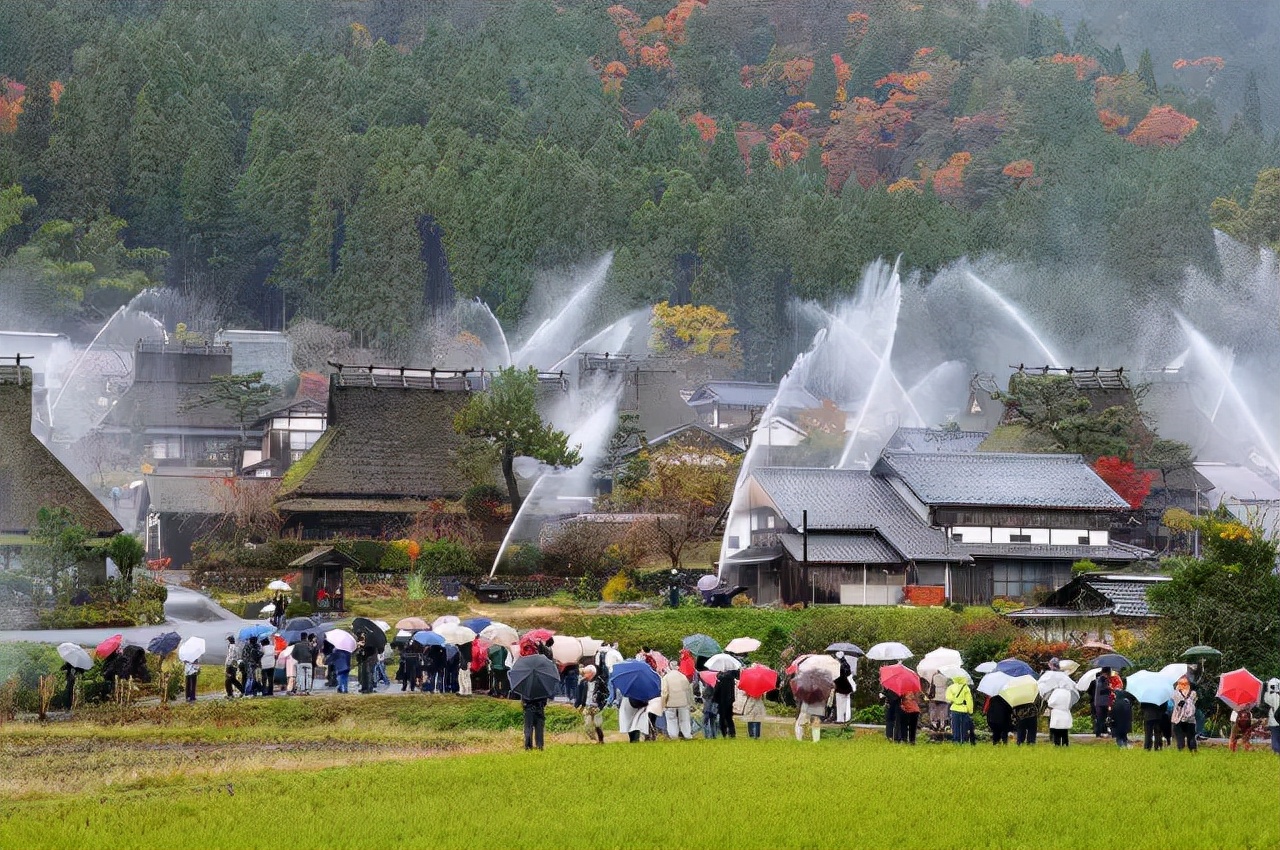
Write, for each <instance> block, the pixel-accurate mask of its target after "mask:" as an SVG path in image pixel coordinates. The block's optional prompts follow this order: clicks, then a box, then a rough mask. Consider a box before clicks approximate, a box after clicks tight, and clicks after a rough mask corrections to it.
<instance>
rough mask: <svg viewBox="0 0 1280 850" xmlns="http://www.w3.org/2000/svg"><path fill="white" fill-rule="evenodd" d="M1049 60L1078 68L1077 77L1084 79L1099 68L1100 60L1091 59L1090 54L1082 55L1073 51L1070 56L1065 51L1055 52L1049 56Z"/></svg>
mask: <svg viewBox="0 0 1280 850" xmlns="http://www.w3.org/2000/svg"><path fill="white" fill-rule="evenodd" d="M1049 61H1050V62H1052V63H1054V64H1055V65H1071V66H1073V67H1074V68H1075V69H1076V79H1077V80H1083V79H1084V78H1085V77H1088V76H1090V75H1091V74H1094V73H1096V72H1097V70H1098V60H1097V59H1091V58H1089V57H1088V56H1081V55H1080V54H1079V53H1073V54H1071V55H1070V56H1068V55H1067V54H1065V53H1055V54H1053V56H1051V57H1050V58H1049Z"/></svg>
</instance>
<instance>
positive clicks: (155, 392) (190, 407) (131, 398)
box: [101, 381, 253, 436]
mask: <svg viewBox="0 0 1280 850" xmlns="http://www.w3.org/2000/svg"><path fill="white" fill-rule="evenodd" d="M209 388H210V385H209V384H195V383H191V384H179V383H168V382H163V381H135V382H134V383H133V384H132V385H131V386H130V387H129V389H127V390H125V392H124V395H122V396H121V397H120V400H119V401H117V402H116V403H115V405H114V406H113V407H112V408H111V410H110V411H109V412H108V413H107V415H106V416H105V417H103V419H102V423H101V424H102V427H103V428H105V429H108V430H119V429H124V430H139V429H150V430H153V431H166V430H171V429H182V428H208V429H213V430H217V431H225V432H227V433H228V434H235V435H236V436H239V434H240V420H239V418H238V417H237V416H236V414H235V412H234V411H232V410H229V409H228V408H226V407H224V406H223V405H222V404H219V403H217V402H210V401H209V398H210V396H209ZM248 422H249V423H252V422H253V418H250V419H249V420H248ZM250 430H252V428H250Z"/></svg>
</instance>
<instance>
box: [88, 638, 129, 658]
mask: <svg viewBox="0 0 1280 850" xmlns="http://www.w3.org/2000/svg"><path fill="white" fill-rule="evenodd" d="M123 642H124V635H112V636H111V637H109V638H107V639H106V640H104V641H103V642H102V643H100V644H98V646H97V647H96V648H95V649H94V650H93V654H94V655H96V656H98V657H99V658H106V657H107V656H108V655H110V654H111V653H113V652H115V651H116V650H117V649H119V648H120V644H121V643H123Z"/></svg>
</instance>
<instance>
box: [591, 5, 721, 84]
mask: <svg viewBox="0 0 1280 850" xmlns="http://www.w3.org/2000/svg"><path fill="white" fill-rule="evenodd" d="M705 5H706V3H705V2H703V0H678V2H677V3H676V5H675V7H674V8H673V9H671V11H669V12H667V14H666V15H665V16H663V15H655V16H653V17H652V18H650V19H649V20H648V22H642V21H641V20H640V16H639V15H637V14H636V13H635V12H633V11H631V10H630V9H628V8H627V7H626V6H623V5H621V4H616V5H613V6H610V7H609V8H608V10H607V12H608V15H609V18H610V19H611V20H612V21H613V23H614V25H615V26H617V28H618V42H619V43H620V44H621V45H622V49H623V50H625V51H626V53H627V56H628V58H629V59H630V60H631V61H632V62H637V61H638V62H639V64H640V65H642V66H644V67H646V68H652V69H653V70H655V71H670V70H672V64H671V45H679V44H682V43H684V38H685V25H686V24H687V23H688V21H689V16H690V15H692V14H693V11H694V9H697V8H699V7H700V6H705ZM610 64H613V63H610ZM604 87H605V91H606V92H616V91H619V90H621V88H622V75H619V74H617V73H616V72H615V73H612V74H610V75H609V78H608V79H605V80H604Z"/></svg>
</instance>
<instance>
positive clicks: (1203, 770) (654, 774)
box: [0, 729, 1280, 850]
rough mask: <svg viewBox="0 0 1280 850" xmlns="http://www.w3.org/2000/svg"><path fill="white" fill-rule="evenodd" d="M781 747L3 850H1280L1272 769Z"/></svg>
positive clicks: (393, 772)
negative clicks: (899, 849) (804, 849)
mask: <svg viewBox="0 0 1280 850" xmlns="http://www.w3.org/2000/svg"><path fill="white" fill-rule="evenodd" d="M769 731H770V732H771V733H772V734H774V735H775V737H772V738H766V739H765V740H764V741H760V742H756V741H750V740H747V739H745V738H743V737H740V738H738V739H737V740H736V741H725V740H717V741H701V740H698V741H695V742H688V743H678V742H661V743H657V744H639V745H628V744H623V743H610V744H608V745H606V746H604V747H595V746H589V745H573V746H568V745H563V744H561V745H559V746H555V745H553V746H552V747H551V748H550V749H548V750H547V751H545V752H541V753H537V752H534V753H526V752H522V751H503V752H490V753H480V754H468V755H455V756H445V757H436V758H424V759H417V760H411V761H394V762H383V763H378V764H366V765H358V766H348V767H341V768H333V769H326V770H319V771H309V772H283V771H271V772H264V771H252V772H251V771H245V772H241V773H234V774H222V775H219V776H217V777H216V779H214V778H211V777H199V776H189V775H183V774H175V775H169V776H152V777H149V778H147V779H146V780H143V781H138V782H134V783H125V784H123V785H118V786H115V787H113V788H111V789H109V790H105V791H101V792H94V793H91V794H77V792H76V791H75V786H76V783H75V779H74V777H73V776H68V777H67V781H66V782H64V783H61V784H60V785H59V787H58V789H57V791H58V796H56V797H53V798H48V799H33V800H27V801H21V802H11V803H4V804H0V847H3V848H9V847H14V848H17V847H22V848H39V847H50V848H67V849H68V850H69V848H78V847H95V848H96V847H138V848H143V847H146V848H170V847H172V848H178V847H182V848H189V847H201V848H204V847H244V848H251V847H263V848H274V847H280V846H288V847H291V848H307V847H338V846H341V847H378V848H388V847H424V848H447V847H458V848H468V850H475V848H499V847H504V848H505V847H518V848H520V850H533V848H543V847H545V848H554V850H567V848H576V847H590V848H596V847H601V848H604V847H679V848H688V847H699V848H712V847H733V848H749V847H761V848H773V847H779V848H781V847H842V848H854V847H908V848H930V850H941V848H948V847H957V848H982V847H993V848H995V847H1000V848H1008V847H1034V848H1051V847H1070V848H1094V847H1096V848H1105V850H1117V848H1123V850H1134V848H1146V847H1152V848H1157V847H1158V848H1171V847H1176V848H1179V849H1180V850H1182V848H1193V847H1213V848H1232V850H1241V848H1273V847H1275V846H1277V844H1278V843H1280V794H1277V781H1278V779H1280V759H1276V757H1275V756H1274V755H1272V754H1271V753H1269V752H1266V751H1261V750H1258V751H1253V752H1249V753H1234V754H1233V753H1228V752H1225V751H1223V750H1221V749H1217V750H1207V751H1203V752H1201V753H1200V754H1198V755H1196V756H1191V755H1189V754H1186V753H1178V752H1173V751H1166V752H1162V753H1145V752H1142V751H1141V750H1128V751H1120V750H1117V749H1116V748H1114V747H1110V746H1096V745H1095V746H1079V745H1077V746H1072V747H1070V748H1069V749H1066V750H1055V749H1054V748H1052V747H1050V746H1048V745H1047V744H1044V743H1042V744H1039V745H1037V746H1036V747H1035V748H1022V749H1019V748H1016V747H1008V748H1001V749H995V748H992V747H979V748H968V747H963V748H959V747H953V746H951V745H949V744H930V745H923V744H922V745H920V746H917V747H915V748H908V747H901V746H899V747H895V746H892V745H890V744H888V743H886V742H885V741H884V740H883V739H882V738H879V736H877V735H865V736H859V737H857V738H852V739H851V738H840V739H834V738H830V739H827V740H824V741H823V742H821V743H819V744H816V745H815V744H813V743H810V742H805V743H798V742H795V741H793V740H787V739H786V738H785V737H777V736H776V735H777V734H778V733H779V732H782V731H784V730H781V729H770V730H769ZM511 734H513V735H514V734H515V733H514V731H513V732H512V733H511ZM392 789H394V790H392ZM405 800H412V801H413V802H412V804H406V803H405V802H404V801H405ZM301 824H308V826H306V827H303V826H300V825H301ZM339 825H340V826H339ZM335 830H337V831H336V832H335Z"/></svg>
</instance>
